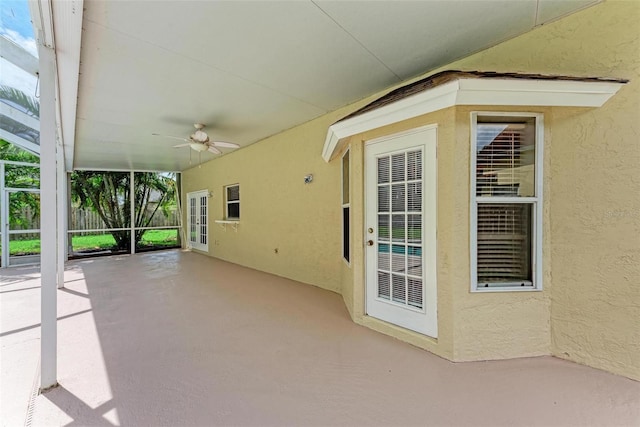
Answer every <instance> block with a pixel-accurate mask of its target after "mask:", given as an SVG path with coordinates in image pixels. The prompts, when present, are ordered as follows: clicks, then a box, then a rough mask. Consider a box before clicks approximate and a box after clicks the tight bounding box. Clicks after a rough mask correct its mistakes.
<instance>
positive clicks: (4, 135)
mask: <svg viewBox="0 0 640 427" xmlns="http://www.w3.org/2000/svg"><path fill="white" fill-rule="evenodd" d="M0 139H4V140H5V141H8V142H10V143H12V144H14V145H17V146H18V147H20V148H22V149H24V150H27V151H28V152H30V153H32V154H35V155H36V156H39V155H40V146H39V145H38V144H34V143H33V142H31V141H27V140H26V139H24V138H20V137H19V136H17V135H14V134H12V133H10V132H7V131H6V130H4V129H0Z"/></svg>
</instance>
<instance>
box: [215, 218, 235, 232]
mask: <svg viewBox="0 0 640 427" xmlns="http://www.w3.org/2000/svg"><path fill="white" fill-rule="evenodd" d="M214 222H215V223H216V224H218V225H219V226H220V228H222V229H223V230H224V231H227V225H230V226H231V228H233V231H235V232H236V233H237V232H238V225H240V221H238V220H230V219H216V220H214Z"/></svg>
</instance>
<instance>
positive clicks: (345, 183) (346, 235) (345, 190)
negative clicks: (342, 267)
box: [342, 150, 351, 262]
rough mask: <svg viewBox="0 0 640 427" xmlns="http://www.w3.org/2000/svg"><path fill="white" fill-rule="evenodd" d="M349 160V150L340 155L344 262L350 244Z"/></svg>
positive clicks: (347, 259) (349, 249)
mask: <svg viewBox="0 0 640 427" xmlns="http://www.w3.org/2000/svg"><path fill="white" fill-rule="evenodd" d="M349 169H350V162H349V150H347V151H346V152H345V153H344V155H343V156H342V258H344V260H345V261H346V262H349V259H350V257H351V245H350V244H349V243H350V237H351V232H350V223H351V221H350V214H349V211H350V207H351V203H350V199H349V197H350V195H349V186H350V182H349V180H350V171H349Z"/></svg>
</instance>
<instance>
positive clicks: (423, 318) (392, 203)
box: [365, 127, 437, 337]
mask: <svg viewBox="0 0 640 427" xmlns="http://www.w3.org/2000/svg"><path fill="white" fill-rule="evenodd" d="M435 150H436V128H435V127H429V128H421V129H416V130H413V131H411V132H406V133H403V134H398V135H393V136H390V137H386V138H384V139H380V140H375V141H371V142H369V143H368V144H367V145H366V147H365V168H366V182H365V189H366V214H365V216H366V224H365V227H366V229H365V242H366V244H367V246H366V264H367V267H366V270H367V276H366V294H367V298H366V300H367V314H368V315H369V316H372V317H376V318H378V319H381V320H384V321H387V322H390V323H393V324H396V325H398V326H402V327H405V328H407V329H411V330H414V331H417V332H420V333H423V334H425V335H429V336H433V337H436V336H437V301H436V295H437V289H436V270H435V268H436V263H435V257H436V237H435V236H436V233H435V227H436V221H435V216H436V156H435V154H436V151H435Z"/></svg>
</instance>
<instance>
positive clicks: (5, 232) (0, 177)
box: [0, 163, 9, 267]
mask: <svg viewBox="0 0 640 427" xmlns="http://www.w3.org/2000/svg"><path fill="white" fill-rule="evenodd" d="M0 233H1V234H2V237H1V238H0V248H1V249H2V259H1V260H0V261H2V267H8V266H9V197H7V192H6V191H5V190H4V163H0Z"/></svg>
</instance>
